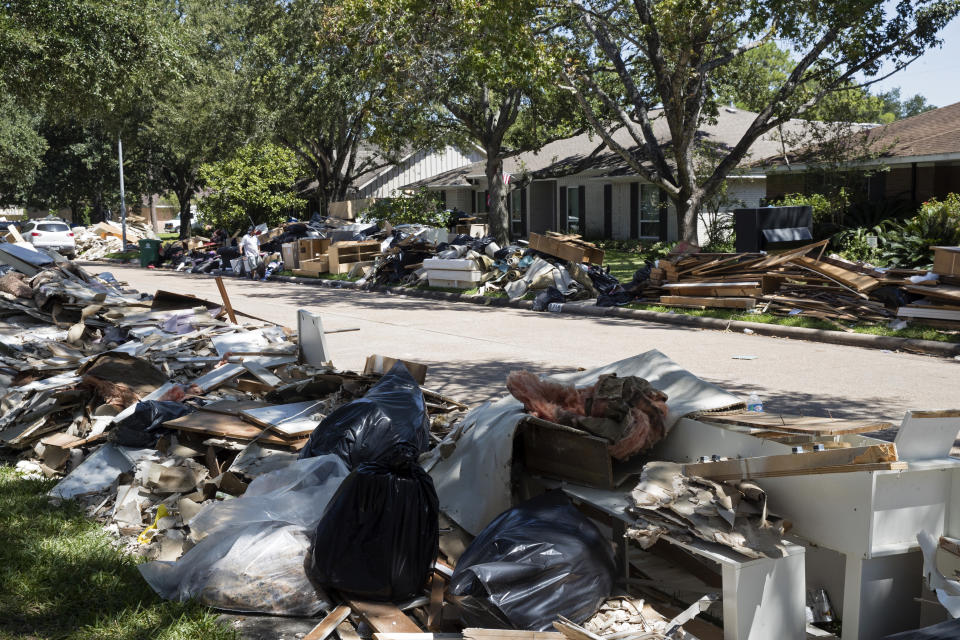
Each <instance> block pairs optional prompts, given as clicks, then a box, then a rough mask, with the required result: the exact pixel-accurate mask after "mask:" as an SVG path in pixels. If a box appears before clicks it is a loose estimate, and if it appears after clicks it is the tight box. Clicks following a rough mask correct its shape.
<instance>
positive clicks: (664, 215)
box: [659, 189, 670, 242]
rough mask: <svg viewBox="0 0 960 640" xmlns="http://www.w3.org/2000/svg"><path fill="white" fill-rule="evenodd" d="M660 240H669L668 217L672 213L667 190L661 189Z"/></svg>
mask: <svg viewBox="0 0 960 640" xmlns="http://www.w3.org/2000/svg"><path fill="white" fill-rule="evenodd" d="M659 205H660V240H661V241H662V242H666V241H667V229H668V228H669V224H668V222H669V220H668V217H669V215H670V200H669V198H667V192H666V191H664V190H663V189H660V202H659Z"/></svg>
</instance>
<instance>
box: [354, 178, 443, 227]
mask: <svg viewBox="0 0 960 640" xmlns="http://www.w3.org/2000/svg"><path fill="white" fill-rule="evenodd" d="M363 215H364V218H366V219H369V220H376V221H377V222H389V223H390V224H392V225H394V226H396V225H398V224H425V225H430V226H433V227H441V228H444V229H445V228H446V227H447V226H448V225H449V222H450V217H449V214H448V213H447V212H445V211H441V210H440V199H439V198H437V196H436V195H435V194H433V193H432V192H430V191H428V190H427V189H426V188H424V187H421V188H420V189H418V190H417V191H415V192H414V193H413V194H412V195H402V194H401V195H394V197H392V198H382V199H380V200H377V201H376V202H374V203H373V205H372V206H371V207H370V208H369V209H367V210H366V211H364V213H363Z"/></svg>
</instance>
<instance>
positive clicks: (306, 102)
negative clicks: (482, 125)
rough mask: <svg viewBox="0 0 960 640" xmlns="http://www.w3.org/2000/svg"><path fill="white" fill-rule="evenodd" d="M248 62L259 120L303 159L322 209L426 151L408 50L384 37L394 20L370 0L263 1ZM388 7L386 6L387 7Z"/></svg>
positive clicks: (255, 13) (256, 11)
mask: <svg viewBox="0 0 960 640" xmlns="http://www.w3.org/2000/svg"><path fill="white" fill-rule="evenodd" d="M251 5H252V7H253V8H252V10H251V12H250V14H249V15H250V21H249V27H248V28H249V33H250V36H251V37H252V43H253V46H252V51H251V52H250V54H248V57H247V58H246V59H245V61H244V65H245V66H244V72H245V74H246V76H247V78H248V83H249V84H248V88H249V95H250V96H251V97H252V99H253V101H254V105H255V106H254V109H253V112H252V114H251V117H252V119H253V120H255V121H256V123H257V126H258V129H259V130H260V131H262V132H264V136H265V137H267V138H270V139H272V140H273V141H274V142H277V143H279V144H282V145H283V146H285V147H287V148H288V149H290V150H292V151H293V152H294V153H296V154H297V157H298V158H299V159H300V160H301V162H302V163H303V165H304V166H305V167H306V168H307V169H308V170H309V173H310V175H311V176H312V178H313V179H314V180H315V182H316V192H315V202H314V206H315V207H316V208H317V209H319V210H320V211H326V209H327V204H328V203H329V202H333V201H338V200H344V199H346V198H347V197H348V196H349V195H350V193H351V189H352V188H353V187H355V186H356V185H357V183H358V182H360V181H361V180H363V179H364V178H365V177H369V176H372V175H373V173H374V172H375V171H378V170H379V169H382V168H384V167H386V166H388V165H390V164H393V163H395V162H397V161H399V159H400V157H401V155H402V154H403V152H404V151H407V150H409V149H410V148H417V149H420V148H424V146H429V143H424V142H422V138H421V136H420V131H422V129H420V128H419V123H420V121H421V118H422V115H421V114H422V112H423V110H422V108H421V106H420V105H419V104H418V103H417V102H416V101H412V100H408V99H407V96H405V95H404V94H403V92H402V90H401V86H400V83H399V79H400V78H402V77H405V74H406V65H407V64H408V62H409V60H410V57H409V56H408V55H407V49H405V48H404V49H399V48H398V49H391V48H390V47H387V46H384V45H383V43H378V42H377V41H376V40H375V36H376V34H378V33H383V32H385V31H387V30H388V29H389V28H390V25H391V21H392V19H393V17H394V16H393V15H392V14H388V13H386V12H381V11H379V10H377V9H375V8H373V7H372V6H371V5H370V3H367V2H357V3H349V2H337V1H335V0H292V1H290V2H274V1H273V0H254V1H253V2H252V3H251ZM384 8H386V7H384Z"/></svg>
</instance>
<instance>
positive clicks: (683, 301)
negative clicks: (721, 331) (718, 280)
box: [660, 296, 757, 309]
mask: <svg viewBox="0 0 960 640" xmlns="http://www.w3.org/2000/svg"><path fill="white" fill-rule="evenodd" d="M660 302H661V303H663V304H677V305H703V306H705V307H722V308H725V309H753V308H754V307H755V306H757V301H756V300H755V299H754V298H719V297H709V296H708V297H697V296H660Z"/></svg>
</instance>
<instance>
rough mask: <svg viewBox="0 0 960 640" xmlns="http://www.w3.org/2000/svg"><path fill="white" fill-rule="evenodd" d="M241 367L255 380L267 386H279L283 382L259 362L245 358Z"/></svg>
mask: <svg viewBox="0 0 960 640" xmlns="http://www.w3.org/2000/svg"><path fill="white" fill-rule="evenodd" d="M243 368H244V369H246V370H247V371H249V372H250V373H251V374H252V375H253V376H254V377H255V378H256V379H257V380H259V381H260V382H262V383H263V384H265V385H267V386H270V387H279V386H280V385H281V384H283V380H281V379H280V378H279V377H278V376H276V375H275V374H273V373H271V372H270V370H269V369H267V368H266V367H265V366H263V365H262V364H260V363H259V362H255V361H252V360H245V361H244V362H243Z"/></svg>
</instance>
